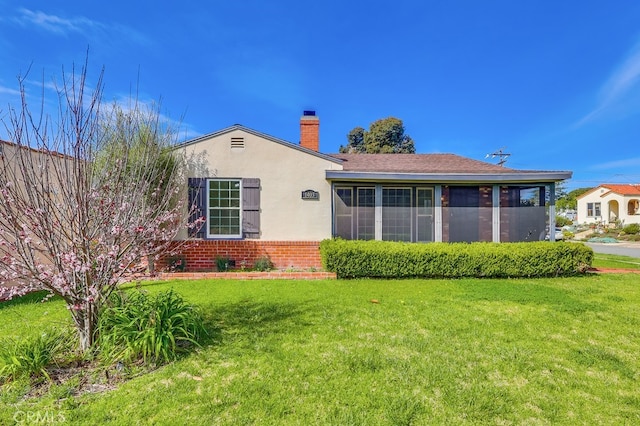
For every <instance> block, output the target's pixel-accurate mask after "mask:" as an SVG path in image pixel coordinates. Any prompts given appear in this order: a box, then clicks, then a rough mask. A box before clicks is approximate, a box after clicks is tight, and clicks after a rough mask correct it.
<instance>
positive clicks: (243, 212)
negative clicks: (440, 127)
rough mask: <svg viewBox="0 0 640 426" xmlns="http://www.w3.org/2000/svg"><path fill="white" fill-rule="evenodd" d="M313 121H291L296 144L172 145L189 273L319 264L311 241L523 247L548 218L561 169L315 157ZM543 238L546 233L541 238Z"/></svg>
mask: <svg viewBox="0 0 640 426" xmlns="http://www.w3.org/2000/svg"><path fill="white" fill-rule="evenodd" d="M319 126H320V122H319V118H318V117H317V116H316V115H315V112H313V111H306V112H305V114H304V115H303V116H302V118H301V119H300V144H293V143H290V142H287V141H284V140H282V139H278V138H275V137H273V136H269V135H266V134H264V133H260V132H258V131H255V130H252V129H249V128H247V127H244V126H241V125H234V126H231V127H228V128H226V129H223V130H220V131H217V132H214V133H211V134H208V135H204V136H202V137H198V138H196V139H193V140H190V141H187V142H184V143H183V144H181V145H180V146H179V147H178V148H179V149H181V150H184V152H185V153H186V154H187V155H189V156H193V157H195V158H196V159H197V161H196V165H194V166H193V167H192V170H191V171H190V173H189V197H190V200H191V201H193V202H195V203H196V204H197V205H198V211H197V212H195V215H194V218H195V217H201V216H204V217H205V218H206V224H205V226H204V227H203V228H202V229H200V231H199V232H197V234H194V235H188V234H187V232H186V231H185V232H184V233H183V235H182V238H187V237H190V238H194V239H195V240H197V241H198V243H197V244H196V245H194V246H193V247H192V248H190V249H189V250H187V251H186V252H185V253H184V256H185V257H186V263H187V268H188V269H189V270H211V269H213V268H214V264H215V258H216V256H222V257H226V258H228V259H230V260H231V261H232V262H235V266H236V267H239V266H242V265H248V266H251V265H252V263H253V262H254V261H255V259H256V258H258V257H261V256H268V257H270V258H271V260H272V261H273V262H274V264H275V266H276V267H278V268H289V267H295V268H309V267H319V266H320V256H319V251H318V245H319V242H320V241H322V240H323V239H327V238H331V237H341V238H345V239H359V240H374V239H375V240H392V241H408V242H432V241H444V242H454V241H469V242H470V241H494V242H501V241H534V240H540V239H544V236H545V234H546V228H547V227H548V226H550V227H551V228H553V226H554V219H555V210H554V208H555V206H554V198H555V182H558V181H562V180H564V179H568V178H570V177H571V172H568V171H532V170H515V169H510V168H507V167H501V166H498V165H495V164H490V163H485V162H482V161H477V160H473V159H470V158H465V157H461V156H458V155H455V154H325V153H322V152H321V151H320V144H319V143H320V139H319ZM552 235H553V233H552Z"/></svg>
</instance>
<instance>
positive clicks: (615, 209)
mask: <svg viewBox="0 0 640 426" xmlns="http://www.w3.org/2000/svg"><path fill="white" fill-rule="evenodd" d="M577 203H578V219H577V220H578V222H579V223H603V224H613V223H620V224H624V225H628V224H630V223H640V184H609V183H606V184H602V185H599V186H597V187H595V188H593V189H591V190H590V191H587V192H585V193H584V194H582V195H580V196H579V197H577Z"/></svg>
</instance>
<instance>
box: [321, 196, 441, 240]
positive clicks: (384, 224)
mask: <svg viewBox="0 0 640 426" xmlns="http://www.w3.org/2000/svg"><path fill="white" fill-rule="evenodd" d="M378 191H379V192H378ZM376 194H378V197H379V198H378V197H376ZM380 195H381V197H380ZM376 207H378V208H379V210H378V209H376ZM378 215H379V217H378ZM333 223H334V225H333V226H334V232H333V235H334V236H336V237H341V238H344V239H348V240H373V239H376V235H377V233H378V232H380V234H379V235H378V236H377V238H379V239H382V240H388V241H433V239H434V215H433V188H431V187H393V186H382V185H380V186H378V187H376V186H356V185H353V186H348V185H343V186H336V187H335V190H334V217H333Z"/></svg>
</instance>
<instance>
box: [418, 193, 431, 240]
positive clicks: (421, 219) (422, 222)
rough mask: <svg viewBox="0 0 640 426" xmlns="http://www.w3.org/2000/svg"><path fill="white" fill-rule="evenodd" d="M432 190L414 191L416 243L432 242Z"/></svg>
mask: <svg viewBox="0 0 640 426" xmlns="http://www.w3.org/2000/svg"><path fill="white" fill-rule="evenodd" d="M434 226H435V224H434V219H433V189H431V188H418V189H416V228H417V232H416V241H419V242H427V241H433V240H434V235H433V234H434Z"/></svg>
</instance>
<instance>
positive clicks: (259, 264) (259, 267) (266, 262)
mask: <svg viewBox="0 0 640 426" xmlns="http://www.w3.org/2000/svg"><path fill="white" fill-rule="evenodd" d="M253 268H254V269H255V270H256V271H270V270H272V269H273V262H272V261H271V259H269V257H267V256H262V257H259V258H257V259H256V263H255V264H254V265H253Z"/></svg>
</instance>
